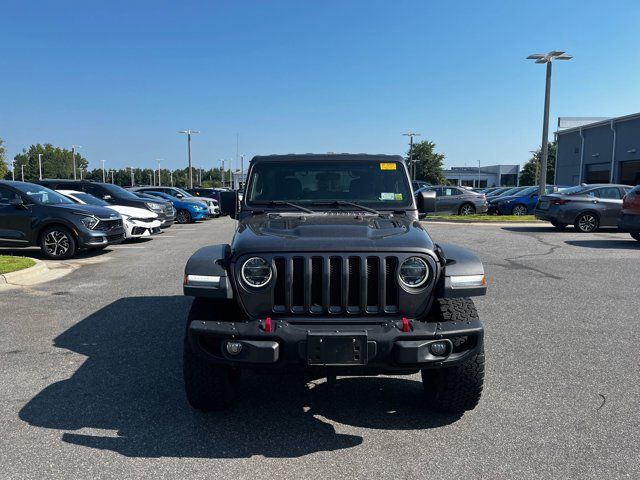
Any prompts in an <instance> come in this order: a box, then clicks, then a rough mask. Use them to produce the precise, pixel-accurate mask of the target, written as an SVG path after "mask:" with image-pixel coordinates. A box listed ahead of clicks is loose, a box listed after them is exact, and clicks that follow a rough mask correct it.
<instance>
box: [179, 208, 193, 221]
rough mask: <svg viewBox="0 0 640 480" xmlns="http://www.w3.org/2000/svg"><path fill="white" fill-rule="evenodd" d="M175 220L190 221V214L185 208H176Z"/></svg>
mask: <svg viewBox="0 0 640 480" xmlns="http://www.w3.org/2000/svg"><path fill="white" fill-rule="evenodd" d="M176 220H177V221H178V223H182V224H184V223H191V214H190V213H189V212H188V211H186V210H178V211H177V212H176Z"/></svg>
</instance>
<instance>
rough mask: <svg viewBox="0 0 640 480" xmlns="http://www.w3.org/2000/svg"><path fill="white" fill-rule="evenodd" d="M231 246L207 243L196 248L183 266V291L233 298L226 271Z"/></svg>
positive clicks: (225, 298) (208, 296)
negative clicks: (207, 244)
mask: <svg viewBox="0 0 640 480" xmlns="http://www.w3.org/2000/svg"><path fill="white" fill-rule="evenodd" d="M230 256H231V247H230V246H229V245H227V244H219V245H209V246H206V247H202V248H201V249H199V250H197V251H196V252H195V253H194V254H193V255H191V257H190V258H189V260H187V264H186V266H185V268H184V281H183V292H184V294H185V295H188V296H192V297H206V298H218V299H223V300H230V299H232V298H233V287H232V285H231V279H230V278H229V275H228V272H227V260H228V259H229V258H230Z"/></svg>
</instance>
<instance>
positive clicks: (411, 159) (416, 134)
mask: <svg viewBox="0 0 640 480" xmlns="http://www.w3.org/2000/svg"><path fill="white" fill-rule="evenodd" d="M402 135H403V136H405V137H409V168H410V170H409V172H410V173H411V180H415V179H416V167H415V165H414V164H413V137H419V136H420V134H419V133H413V132H409V133H403V134H402Z"/></svg>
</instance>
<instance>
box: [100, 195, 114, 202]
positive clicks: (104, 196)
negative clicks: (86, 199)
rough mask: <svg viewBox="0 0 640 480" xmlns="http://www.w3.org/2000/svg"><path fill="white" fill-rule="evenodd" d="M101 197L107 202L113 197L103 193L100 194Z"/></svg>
mask: <svg viewBox="0 0 640 480" xmlns="http://www.w3.org/2000/svg"><path fill="white" fill-rule="evenodd" d="M102 199H103V200H106V201H107V202H108V201H109V200H112V199H113V197H112V196H111V195H103V196H102Z"/></svg>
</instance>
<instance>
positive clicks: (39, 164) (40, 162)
mask: <svg viewBox="0 0 640 480" xmlns="http://www.w3.org/2000/svg"><path fill="white" fill-rule="evenodd" d="M38 170H39V172H40V180H42V154H41V153H39V154H38Z"/></svg>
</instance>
